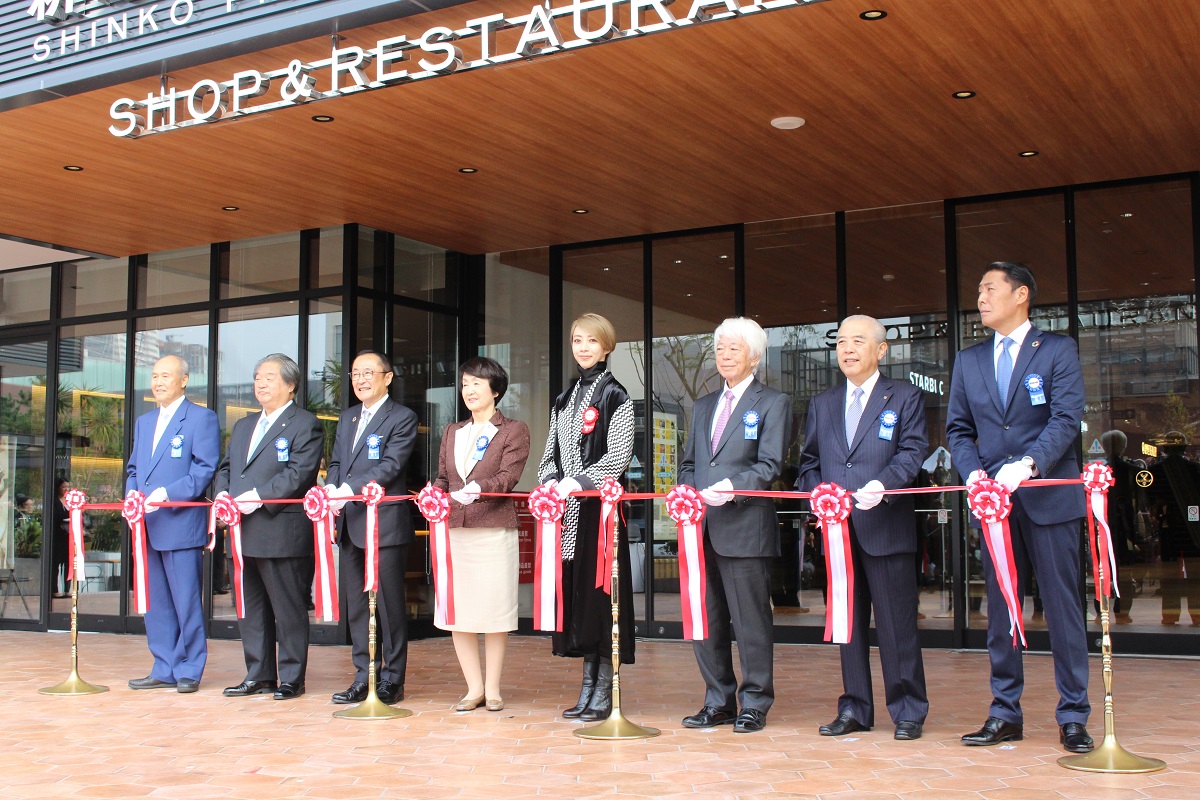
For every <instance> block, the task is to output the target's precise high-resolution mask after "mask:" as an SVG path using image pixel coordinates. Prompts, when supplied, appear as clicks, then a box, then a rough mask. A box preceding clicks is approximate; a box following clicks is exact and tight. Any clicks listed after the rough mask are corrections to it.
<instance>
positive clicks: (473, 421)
mask: <svg viewBox="0 0 1200 800" xmlns="http://www.w3.org/2000/svg"><path fill="white" fill-rule="evenodd" d="M458 372H459V383H460V384H461V386H462V398H463V402H464V403H465V404H466V406H467V409H468V410H469V411H470V412H471V417H470V419H466V420H463V421H462V422H456V423H454V424H452V425H448V426H447V427H446V432H445V433H444V434H443V435H442V446H441V452H440V453H439V455H438V477H437V480H436V481H434V485H435V486H437V487H438V488H440V489H441V490H442V491H448V492H449V493H450V498H451V499H450V520H449V523H450V559H451V567H452V569H453V571H454V624H453V625H439V626H438V627H440V628H441V629H442V630H448V631H451V632H452V635H453V637H454V652H455V653H456V654H457V655H458V663H459V666H461V667H462V671H463V677H465V678H466V680H467V693H466V695H465V696H464V697H463V699H462V700H461V701H459V703H458V705H457V706H456V707H455V710H457V711H471V710H473V709H476V708H478V707H479V706H481V705H483V704H484V703H485V702H486V703H487V709H488V711H500V710H501V709H502V708H504V700H503V698H502V697H501V696H500V674H501V672H502V671H503V668H504V649H505V645H506V644H507V642H508V632H509V631H512V630H516V628H517V570H518V547H517V512H516V509H515V507H514V505H513V501H512V499H511V498H508V497H481V496H480V495H481V494H483V493H498V492H511V491H512V490H513V488H514V487H516V485H517V482H518V481H519V480H520V479H521V472H522V471H523V470H524V469H525V459H526V458H528V456H529V427H528V426H526V424H525V423H524V422H520V421H518V420H515V419H508V418H507V417H505V416H504V415H503V414H501V413H500V412H499V411H497V410H496V403H498V402H499V401H500V398H502V397H504V392H505V391H506V390H507V389H508V373H506V372H505V371H504V368H503V367H501V366H500V365H499V364H498V363H496V362H495V361H494V360H492V359H490V358H472V359H470V360H468V361H466V362H465V363H463V365H462V366H461V367H459V371H458ZM478 634H483V643H484V648H483V649H484V654H485V660H486V664H487V670H486V679H485V674H484V670H483V669H482V667H481V665H480V663H479V641H478V638H477V635H478Z"/></svg>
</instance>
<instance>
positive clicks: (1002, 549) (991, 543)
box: [967, 478, 1025, 647]
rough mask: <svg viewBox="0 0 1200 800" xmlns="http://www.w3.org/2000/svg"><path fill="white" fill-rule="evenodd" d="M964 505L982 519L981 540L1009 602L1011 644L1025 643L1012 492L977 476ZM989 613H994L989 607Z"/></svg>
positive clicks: (989, 479) (997, 580)
mask: <svg viewBox="0 0 1200 800" xmlns="http://www.w3.org/2000/svg"><path fill="white" fill-rule="evenodd" d="M967 505H969V506H970V507H971V513H972V514H974V515H975V517H976V518H977V519H978V520H979V521H980V522H982V523H983V540H984V541H985V542H987V549H988V553H989V554H990V555H991V557H992V568H993V572H995V574H996V582H997V583H998V584H999V586H1000V593H1001V594H1002V595H1003V596H1004V602H1005V604H1006V605H1007V606H1008V631H1009V633H1011V634H1012V635H1013V647H1016V646H1017V643H1018V642H1020V643H1021V644H1025V623H1024V621H1023V620H1022V618H1021V596H1020V594H1019V591H1018V589H1019V587H1018V584H1017V562H1016V557H1015V556H1014V555H1013V548H1012V532H1011V531H1010V530H1009V527H1008V515H1009V514H1011V513H1012V496H1011V494H1010V493H1009V491H1008V489H1007V488H1006V487H1005V486H1004V484H1002V483H1000V482H999V481H997V480H993V479H992V478H980V479H979V480H977V481H975V482H974V483H973V484H971V486H970V487H969V488H968V489H967ZM988 613H989V614H992V613H995V611H993V610H992V609H988Z"/></svg>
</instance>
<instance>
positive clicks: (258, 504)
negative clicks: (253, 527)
mask: <svg viewBox="0 0 1200 800" xmlns="http://www.w3.org/2000/svg"><path fill="white" fill-rule="evenodd" d="M233 502H235V503H237V507H238V511H241V512H242V513H243V514H253V513H254V512H255V511H258V510H259V509H260V508H262V498H261V497H259V496H258V489H251V490H250V491H248V492H242V493H241V494H239V495H238V496H237V497H235V498H233Z"/></svg>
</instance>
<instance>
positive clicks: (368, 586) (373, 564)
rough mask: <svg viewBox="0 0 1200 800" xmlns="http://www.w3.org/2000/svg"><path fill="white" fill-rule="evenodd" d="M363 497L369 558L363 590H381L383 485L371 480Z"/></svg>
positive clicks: (363, 492) (363, 490)
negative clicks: (380, 510)
mask: <svg viewBox="0 0 1200 800" xmlns="http://www.w3.org/2000/svg"><path fill="white" fill-rule="evenodd" d="M362 499H363V502H364V503H366V504H367V558H366V563H365V564H364V565H363V571H364V573H365V574H364V575H363V591H364V592H377V591H379V503H380V502H381V501H382V500H383V487H382V486H380V485H379V484H378V483H376V482H375V481H371V482H370V483H368V484H367V485H366V486H364V487H363V488H362Z"/></svg>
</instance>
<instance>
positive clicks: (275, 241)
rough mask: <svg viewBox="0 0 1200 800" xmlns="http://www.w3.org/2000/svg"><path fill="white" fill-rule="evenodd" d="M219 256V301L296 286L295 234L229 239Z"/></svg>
mask: <svg viewBox="0 0 1200 800" xmlns="http://www.w3.org/2000/svg"><path fill="white" fill-rule="evenodd" d="M220 258H221V261H220V275H221V299H222V300H228V299H233V298H238V297H255V296H258V295H264V294H275V293H277V292H294V291H296V290H298V289H299V288H300V234H299V233H281V234H277V235H275V236H261V237H259V238H257V239H244V240H241V241H237V242H230V243H229V245H228V248H225V247H222V248H221V250H220Z"/></svg>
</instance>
